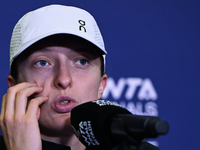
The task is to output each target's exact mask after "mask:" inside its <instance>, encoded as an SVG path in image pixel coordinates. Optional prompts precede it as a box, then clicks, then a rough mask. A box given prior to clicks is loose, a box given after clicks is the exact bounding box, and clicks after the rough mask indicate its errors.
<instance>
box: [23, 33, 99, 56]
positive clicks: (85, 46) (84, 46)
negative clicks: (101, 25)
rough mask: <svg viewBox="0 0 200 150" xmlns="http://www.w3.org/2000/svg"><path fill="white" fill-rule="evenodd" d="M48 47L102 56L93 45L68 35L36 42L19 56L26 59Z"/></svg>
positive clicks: (53, 36)
mask: <svg viewBox="0 0 200 150" xmlns="http://www.w3.org/2000/svg"><path fill="white" fill-rule="evenodd" d="M50 46H63V47H67V48H70V49H72V50H74V51H77V52H87V53H90V54H91V55H97V56H101V55H102V52H101V50H100V49H99V48H98V47H96V46H95V45H93V44H92V43H90V42H88V41H86V40H84V39H82V38H80V37H77V36H74V35H68V34H57V35H52V36H49V37H46V38H44V39H42V40H40V41H38V42H36V43H35V44H33V45H31V46H30V47H29V48H27V49H26V50H25V51H24V52H22V54H20V55H23V56H25V57H27V56H29V55H30V54H32V53H34V52H36V51H38V50H41V49H44V48H45V47H50Z"/></svg>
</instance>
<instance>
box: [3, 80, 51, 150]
mask: <svg viewBox="0 0 200 150" xmlns="http://www.w3.org/2000/svg"><path fill="white" fill-rule="evenodd" d="M42 90H43V88H42V87H38V86H37V85H36V84H35V83H20V84H17V85H15V86H12V87H10V88H9V89H8V91H7V93H6V94H5V95H4V96H3V99H2V107H1V116H0V127H1V131H2V134H3V137H4V141H5V144H6V147H7V149H8V150H41V149H42V144H41V135H40V130H39V125H38V119H39V116H40V105H41V104H42V103H44V102H46V101H47V99H48V98H47V97H44V96H39V97H36V98H33V99H31V100H30V102H29V104H28V106H27V102H28V97H30V96H31V95H33V94H38V93H41V92H42Z"/></svg>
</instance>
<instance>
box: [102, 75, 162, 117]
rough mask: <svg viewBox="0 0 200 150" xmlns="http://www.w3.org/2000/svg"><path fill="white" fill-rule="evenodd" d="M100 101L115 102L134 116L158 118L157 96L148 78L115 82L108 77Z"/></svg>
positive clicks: (120, 79)
mask: <svg viewBox="0 0 200 150" xmlns="http://www.w3.org/2000/svg"><path fill="white" fill-rule="evenodd" d="M102 99H109V100H111V101H114V102H117V103H118V104H119V105H121V106H123V107H125V108H127V109H128V110H129V111H130V112H131V113H133V114H136V115H149V116H158V105H157V103H156V101H157V99H158V95H157V92H156V90H155V88H154V86H153V83H152V81H151V80H150V79H149V78H145V79H142V78H134V77H128V78H123V77H121V78H119V80H118V81H117V82H115V80H114V79H113V78H112V77H110V78H108V82H107V86H106V89H105V91H104V94H103V96H102Z"/></svg>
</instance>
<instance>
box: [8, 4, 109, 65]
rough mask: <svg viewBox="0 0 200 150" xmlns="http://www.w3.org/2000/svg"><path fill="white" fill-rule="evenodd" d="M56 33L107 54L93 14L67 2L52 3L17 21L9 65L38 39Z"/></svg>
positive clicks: (11, 43) (12, 38)
mask: <svg viewBox="0 0 200 150" xmlns="http://www.w3.org/2000/svg"><path fill="white" fill-rule="evenodd" d="M54 34H71V35H75V36H78V37H81V38H83V39H85V40H87V41H89V42H90V43H92V44H94V45H95V46H97V47H98V48H99V49H100V50H101V51H102V52H103V54H102V55H103V58H104V65H105V55H106V54H107V52H106V50H105V46H104V41H103V38H102V35H101V33H100V30H99V28H98V25H97V23H96V21H95V19H94V18H93V16H92V15H91V14H90V13H88V12H87V11H85V10H83V9H80V8H77V7H73V6H64V5H49V6H45V7H42V8H39V9H36V10H34V11H31V12H29V13H27V14H25V15H24V16H23V17H22V18H21V19H20V20H19V21H18V22H17V24H16V25H15V27H14V29H13V33H12V37H11V42H10V66H11V64H12V62H13V60H14V59H15V58H16V57H17V56H18V55H19V54H20V53H21V52H23V51H24V50H25V49H26V48H28V47H29V46H31V45H32V44H34V43H35V42H37V41H39V40H41V39H43V38H45V37H48V36H50V35H54Z"/></svg>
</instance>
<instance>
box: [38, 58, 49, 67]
mask: <svg viewBox="0 0 200 150" xmlns="http://www.w3.org/2000/svg"><path fill="white" fill-rule="evenodd" d="M36 65H37V66H40V67H44V66H46V65H48V62H47V61H46V60H39V61H38V62H37V63H36Z"/></svg>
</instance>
